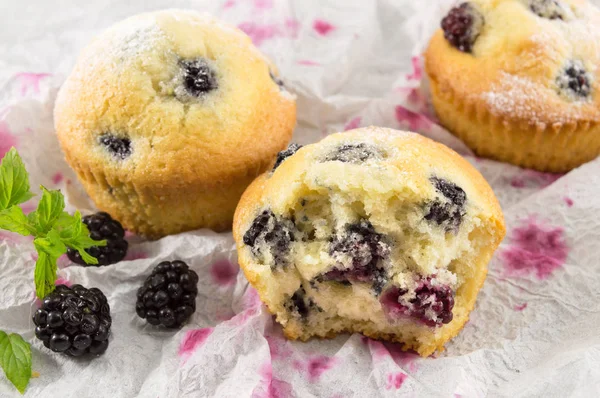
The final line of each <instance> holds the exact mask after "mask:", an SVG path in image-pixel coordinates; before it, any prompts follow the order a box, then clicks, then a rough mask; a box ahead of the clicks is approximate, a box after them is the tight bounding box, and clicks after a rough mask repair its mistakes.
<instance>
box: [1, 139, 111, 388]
mask: <svg viewBox="0 0 600 398" xmlns="http://www.w3.org/2000/svg"><path fill="white" fill-rule="evenodd" d="M41 190H42V197H41V199H40V201H39V203H38V206H37V208H36V209H35V210H34V211H32V212H31V213H29V214H27V215H25V213H24V212H23V209H21V208H20V207H19V205H20V204H22V203H24V202H26V201H28V200H29V199H31V198H32V197H33V196H34V195H33V194H32V193H31V191H30V186H29V174H27V170H25V165H24V164H23V160H22V159H21V157H20V156H19V154H18V153H17V151H16V149H15V148H11V149H10V151H8V153H7V154H6V155H5V156H4V158H3V159H2V163H0V229H4V230H7V231H11V232H16V233H18V234H21V235H23V236H33V237H34V240H33V245H34V246H35V249H36V250H37V252H38V258H37V261H36V263H35V273H34V281H35V293H36V295H37V297H38V298H39V299H43V298H44V297H45V296H46V295H48V294H49V293H51V292H52V291H53V290H54V288H55V286H54V284H55V282H56V271H57V266H56V262H57V260H58V258H59V257H60V256H62V255H63V254H65V253H66V252H67V247H71V248H73V249H75V250H77V251H78V252H79V254H80V255H81V258H82V259H83V260H84V261H85V262H86V263H88V264H98V261H97V260H96V259H95V258H94V257H92V256H90V255H89V254H88V253H87V252H86V251H85V249H87V248H90V247H92V246H104V245H106V241H104V240H103V241H95V240H93V239H92V238H90V236H89V230H88V228H87V226H86V225H85V224H84V223H83V222H82V221H81V214H79V212H75V214H74V215H71V214H69V213H67V212H65V198H64V197H63V195H62V193H60V191H51V190H48V189H46V188H45V187H43V186H42V187H41ZM0 366H2V369H4V373H5V374H6V377H7V378H8V380H9V381H10V382H11V383H13V384H14V385H15V387H16V388H17V390H19V391H20V392H21V393H23V392H24V391H25V388H26V387H27V384H28V383H29V379H30V378H31V349H30V346H29V343H27V342H26V341H24V340H23V338H22V337H21V336H19V335H18V334H14V333H13V334H10V335H8V334H6V333H5V332H3V331H0Z"/></svg>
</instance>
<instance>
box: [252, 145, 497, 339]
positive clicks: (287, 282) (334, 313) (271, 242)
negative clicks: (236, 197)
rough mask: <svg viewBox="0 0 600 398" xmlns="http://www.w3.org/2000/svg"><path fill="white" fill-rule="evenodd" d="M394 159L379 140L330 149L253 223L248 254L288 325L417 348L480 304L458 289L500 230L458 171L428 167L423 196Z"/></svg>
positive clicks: (270, 300) (271, 301)
mask: <svg viewBox="0 0 600 398" xmlns="http://www.w3.org/2000/svg"><path fill="white" fill-rule="evenodd" d="M295 151H298V149H297V148H295ZM301 151H302V149H300V151H299V152H301ZM299 152H297V153H299ZM293 156H295V155H292V157H293ZM396 156H398V154H397V153H396V152H395V149H394V148H393V147H391V148H390V147H384V146H381V145H378V144H377V143H373V142H370V141H365V142H355V141H352V142H341V143H336V144H334V145H331V144H330V145H327V146H325V148H324V149H323V150H322V151H319V152H318V153H316V154H315V155H314V157H313V158H312V159H311V161H310V166H307V168H306V171H305V172H303V173H302V174H301V175H299V176H298V179H295V180H293V181H287V182H286V183H287V185H288V186H289V187H290V191H292V193H290V194H289V195H287V198H288V199H285V202H286V204H285V206H282V205H281V204H279V205H275V206H274V207H276V208H272V207H270V206H269V205H268V201H267V203H266V205H265V206H263V207H262V208H261V209H260V210H259V211H258V213H257V214H256V216H255V217H254V218H253V220H252V222H251V223H250V224H249V225H248V227H247V229H246V230H245V232H244V234H243V243H244V244H245V245H246V246H247V247H246V248H242V250H249V251H250V252H251V258H252V260H251V261H252V264H251V265H250V266H249V267H250V268H251V269H252V272H256V273H258V274H261V275H268V274H270V277H272V278H273V279H274V280H275V281H276V282H273V283H270V284H269V285H268V288H267V289H265V291H264V292H263V293H264V294H265V295H266V297H264V299H265V302H266V303H267V304H268V305H269V308H270V309H271V311H272V312H273V313H275V314H276V315H277V320H278V321H279V322H281V323H282V324H283V325H284V326H285V325H290V324H294V325H295V326H294V327H296V328H298V329H300V330H310V331H311V333H312V334H316V335H320V336H330V335H332V334H333V333H337V332H340V331H348V330H349V331H363V332H366V333H367V334H369V332H370V333H371V334H374V333H375V332H374V331H377V333H379V335H380V337H381V336H385V335H386V334H390V335H395V340H397V341H402V342H404V343H406V344H407V346H408V347H411V346H412V347H418V346H419V344H420V343H422V342H419V341H418V340H419V339H423V340H428V339H431V338H432V335H433V336H438V337H439V336H441V335H442V334H443V332H442V331H441V329H442V326H443V325H445V324H448V323H450V322H452V320H453V317H454V316H455V315H459V316H461V317H462V316H464V315H465V313H468V311H469V310H470V309H469V310H466V309H465V306H466V299H464V298H463V297H461V296H460V295H459V294H457V292H459V291H460V290H461V288H462V286H463V285H464V283H465V281H467V280H469V279H471V278H472V277H473V275H474V274H476V272H477V267H479V266H480V264H479V262H480V259H478V258H477V257H478V255H479V253H480V251H481V250H482V249H483V247H485V245H488V244H489V242H490V237H491V236H492V235H494V232H493V227H492V225H491V223H490V222H489V220H487V219H486V218H485V217H484V216H482V215H481V214H480V210H481V209H480V208H479V207H478V206H477V205H476V204H475V203H473V202H472V201H471V200H470V198H469V196H468V195H467V193H466V192H465V190H463V188H461V186H460V185H459V184H457V183H455V182H453V181H452V177H451V176H449V175H445V174H443V173H442V172H441V171H440V174H431V175H429V176H428V177H427V179H426V182H425V185H426V187H425V188H424V190H425V192H426V195H425V196H423V194H422V193H419V192H418V191H419V190H418V189H416V188H414V187H413V186H411V184H410V181H409V178H408V177H406V176H404V175H403V172H402V170H398V169H397V168H396V167H395V166H393V165H391V164H390V163H387V162H386V161H388V160H392V161H393V160H394V158H395V157H396ZM289 158H290V157H287V158H285V159H283V160H282V161H281V162H279V163H280V164H279V165H278V166H279V167H278V169H277V172H279V170H280V169H281V168H282V167H285V162H286V161H287V159H289ZM270 178H272V177H270ZM281 209H285V210H283V211H282V210H281ZM270 277H267V276H262V277H261V280H264V279H269V278H270ZM469 300H470V298H469ZM424 333H425V334H424Z"/></svg>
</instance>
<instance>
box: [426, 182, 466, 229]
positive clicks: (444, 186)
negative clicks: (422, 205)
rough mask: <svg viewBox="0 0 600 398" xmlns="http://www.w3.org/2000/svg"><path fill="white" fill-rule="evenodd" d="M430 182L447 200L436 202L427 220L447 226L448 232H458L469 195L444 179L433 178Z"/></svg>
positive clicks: (430, 209) (430, 208)
mask: <svg viewBox="0 0 600 398" xmlns="http://www.w3.org/2000/svg"><path fill="white" fill-rule="evenodd" d="M430 181H431V183H432V184H433V186H434V187H435V189H436V191H438V192H439V193H441V194H442V195H443V196H444V198H445V199H446V200H445V201H441V200H438V199H436V200H434V201H433V202H432V203H431V204H430V207H429V212H428V213H427V214H426V215H425V219H426V220H428V221H435V222H436V223H437V224H438V225H445V226H446V230H447V231H456V230H458V227H460V224H461V223H462V219H463V216H464V206H465V202H466V201H467V194H466V193H465V191H464V190H463V189H462V188H461V187H459V186H458V185H456V184H454V183H452V182H450V181H447V180H444V179H442V178H438V177H432V178H431V179H430Z"/></svg>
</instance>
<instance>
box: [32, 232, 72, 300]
mask: <svg viewBox="0 0 600 398" xmlns="http://www.w3.org/2000/svg"><path fill="white" fill-rule="evenodd" d="M33 245H34V246H35V248H36V250H37V251H38V259H37V261H36V262H35V273H34V281H35V293H36V295H37V297H38V298H39V299H40V300H41V299H43V298H44V297H46V295H48V294H49V293H51V292H52V291H53V290H54V282H56V269H57V267H56V260H58V258H59V257H60V256H62V255H63V254H64V253H65V252H66V251H67V247H66V246H65V244H64V243H62V240H61V239H60V236H59V235H58V232H57V231H55V230H51V231H50V232H48V235H47V236H46V237H45V238H36V239H35V240H34V241H33Z"/></svg>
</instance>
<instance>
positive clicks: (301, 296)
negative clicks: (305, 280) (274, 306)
mask: <svg viewBox="0 0 600 398" xmlns="http://www.w3.org/2000/svg"><path fill="white" fill-rule="evenodd" d="M284 307H285V308H286V310H287V311H288V312H290V313H291V314H293V315H295V316H299V317H300V318H301V319H307V318H308V316H309V315H310V314H311V312H314V311H318V312H322V311H323V309H322V308H321V307H319V306H318V305H317V304H316V303H315V302H314V301H313V300H312V299H311V298H310V297H308V296H307V294H306V290H304V287H302V286H300V287H299V288H298V290H296V291H295V292H294V294H293V295H292V296H291V297H290V298H289V299H288V300H287V301H286V302H285V303H284Z"/></svg>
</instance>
